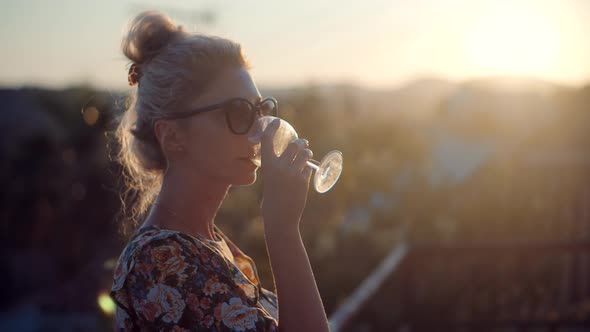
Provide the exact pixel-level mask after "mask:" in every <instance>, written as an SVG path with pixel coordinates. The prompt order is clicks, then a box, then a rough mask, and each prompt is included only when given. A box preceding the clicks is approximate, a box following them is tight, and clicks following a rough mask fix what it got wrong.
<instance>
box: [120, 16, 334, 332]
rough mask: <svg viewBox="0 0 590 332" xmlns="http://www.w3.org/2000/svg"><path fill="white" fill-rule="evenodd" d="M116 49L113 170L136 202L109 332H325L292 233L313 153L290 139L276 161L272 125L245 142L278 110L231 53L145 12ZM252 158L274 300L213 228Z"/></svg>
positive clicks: (246, 176) (217, 41)
mask: <svg viewBox="0 0 590 332" xmlns="http://www.w3.org/2000/svg"><path fill="white" fill-rule="evenodd" d="M122 49H123V53H124V54H125V55H126V56H127V57H128V58H129V59H130V60H131V61H132V66H131V67H130V71H129V83H130V84H131V85H135V84H137V92H136V98H135V99H134V100H133V101H134V102H133V103H132V104H131V106H130V108H129V109H128V110H127V111H126V112H125V114H123V116H122V118H121V119H120V123H119V127H118V129H117V132H116V134H117V139H118V142H119V143H120V152H119V154H118V160H119V161H120V162H121V163H122V164H123V165H124V166H125V169H126V171H127V172H126V175H127V180H128V182H129V186H130V190H129V191H128V193H130V192H133V193H136V194H137V193H138V194H139V197H136V199H135V201H134V202H135V205H134V206H131V207H130V209H131V211H132V212H133V213H132V215H131V216H130V218H128V220H129V221H130V223H131V228H129V227H127V231H128V233H132V236H131V238H130V240H129V242H128V244H127V246H126V247H125V249H124V251H123V253H122V254H121V256H120V257H119V261H118V263H117V266H116V268H115V275H114V282H113V287H112V289H111V297H112V298H113V299H114V300H115V302H116V303H117V313H116V329H117V330H142V331H143V330H149V331H151V330H166V331H168V330H170V331H209V330H212V331H277V330H278V329H279V327H280V330H281V331H328V330H329V329H328V323H327V319H326V314H325V312H324V308H323V305H322V301H321V298H320V295H319V293H318V289H317V285H316V283H315V281H314V277H313V273H312V270H311V266H310V263H309V259H308V257H307V254H306V251H305V248H304V245H303V242H302V240H301V236H300V233H299V221H300V218H301V215H302V211H303V209H304V206H305V202H306V199H307V192H308V187H309V180H310V176H311V170H310V168H309V167H305V163H306V161H307V160H309V159H311V157H312V152H311V151H310V150H309V149H308V148H307V147H308V144H307V141H305V140H301V139H300V140H297V141H296V142H293V143H291V144H290V145H289V146H288V147H287V149H286V150H285V152H284V153H283V154H282V155H281V156H280V157H277V156H275V154H274V152H273V150H272V143H271V140H272V135H273V134H274V132H275V131H276V129H277V124H278V123H276V122H275V123H273V124H272V125H271V126H269V128H268V129H267V130H266V131H265V133H264V135H263V136H262V138H261V142H251V141H249V140H248V133H251V131H252V130H253V128H254V127H255V123H254V121H255V119H256V118H257V117H259V116H261V115H265V114H276V113H275V112H276V108H277V107H276V106H277V105H276V101H275V100H274V99H272V98H262V97H261V95H260V93H259V92H258V89H257V87H256V85H255V84H254V82H253V80H252V78H251V76H250V75H249V72H248V69H249V65H248V63H247V61H246V59H245V58H244V56H243V54H242V51H241V47H240V46H239V45H238V44H236V43H234V42H232V41H230V40H226V39H223V38H219V37H211V36H203V35H195V34H190V33H188V32H186V31H185V30H184V29H183V27H182V26H177V25H176V24H175V23H174V22H173V21H172V20H171V19H170V18H168V17H167V16H165V15H163V14H161V13H159V12H155V11H147V12H143V13H141V14H139V15H138V16H137V17H135V18H134V19H133V20H132V22H131V25H130V29H129V32H128V34H127V36H126V37H125V38H124V39H123V43H122ZM259 158H261V159H262V169H261V176H262V177H263V179H264V185H263V203H262V211H261V213H262V217H263V220H264V232H265V239H266V245H267V250H268V253H269V257H270V261H271V269H272V272H273V276H274V281H275V285H276V294H274V293H272V292H270V291H268V290H266V289H262V288H261V287H260V282H259V279H258V275H257V273H256V267H255V264H254V262H253V261H252V260H251V259H250V258H249V257H248V256H246V255H245V254H244V253H243V252H242V251H241V250H240V249H239V248H238V247H237V246H236V245H235V244H234V243H233V242H231V240H230V239H228V238H227V236H225V235H224V234H223V233H222V232H221V230H220V229H219V228H217V227H216V226H215V215H216V213H217V211H218V209H219V207H220V205H221V204H222V202H223V199H224V198H225V197H226V195H227V193H228V190H229V188H230V187H231V186H233V185H249V184H252V183H254V182H255V180H256V170H257V168H258V166H259V164H260V163H259V160H260V159H259ZM127 208H129V207H127ZM134 220H142V221H143V223H142V224H141V227H139V228H138V227H134V226H137V225H139V222H134ZM129 230H131V231H132V232H130V231H129ZM279 317H280V319H279Z"/></svg>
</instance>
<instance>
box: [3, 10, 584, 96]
mask: <svg viewBox="0 0 590 332" xmlns="http://www.w3.org/2000/svg"><path fill="white" fill-rule="evenodd" d="M0 3H1V5H0V6H1V8H0V22H2V23H0V27H1V28H0V42H1V43H2V52H1V53H0V59H1V61H0V73H1V74H0V86H4V87H18V86H22V85H38V86H45V87H55V88H61V87H65V86H70V85H75V84H78V83H90V84H92V85H94V86H96V87H100V88H108V89H124V88H126V87H127V81H126V69H125V68H126V65H127V64H128V60H127V59H125V58H124V57H123V55H122V53H121V52H120V49H119V46H120V40H121V37H122V35H123V32H124V31H125V27H126V25H127V22H128V21H129V20H130V19H131V18H132V17H133V15H134V14H136V13H138V12H139V11H141V10H144V9H160V10H162V11H164V12H167V13H169V14H171V16H172V17H173V18H174V19H176V20H177V22H178V23H180V24H183V25H185V26H187V27H188V28H189V30H191V31H196V32H203V33H208V34H215V35H220V36H224V37H228V38H231V39H234V40H236V41H238V42H240V43H241V44H242V45H243V47H244V50H245V53H246V55H247V56H248V58H249V59H250V61H251V62H252V64H253V65H254V68H253V70H252V73H253V76H254V78H255V80H256V81H257V82H258V84H259V85H261V86H291V85H297V84H305V83H306V82H310V81H313V82H326V83H330V82H341V81H344V82H348V83H356V84H361V85H365V86H368V87H390V86H395V85H399V84H402V83H404V82H406V81H408V80H411V79H415V78H418V77H423V76H438V77H443V78H449V79H453V80H461V79H468V78H473V77H485V76H496V75H509V76H527V77H535V78H540V79H544V80H549V81H555V82H559V83H565V84H569V85H581V84H585V83H588V82H590V42H589V41H590V1H586V0H512V1H504V0H493V1H476V0H438V1H437V0H430V1H426V0H411V1H410V0H404V1H402V0H389V1H343V0H340V1H324V0H314V1H308V0H299V1H271V0H257V1H255V0H240V1H229V0H215V1H194V0H193V1H142V2H140V1H124V0H116V1H115V0H104V1H88V2H85V1H79V0H53V1H33V0H21V1H7V0H4V1H2V2H0ZM202 11H208V12H212V13H214V14H215V20H214V22H213V23H212V24H207V23H205V22H202V21H200V20H198V19H191V17H195V16H198V14H199V13H202Z"/></svg>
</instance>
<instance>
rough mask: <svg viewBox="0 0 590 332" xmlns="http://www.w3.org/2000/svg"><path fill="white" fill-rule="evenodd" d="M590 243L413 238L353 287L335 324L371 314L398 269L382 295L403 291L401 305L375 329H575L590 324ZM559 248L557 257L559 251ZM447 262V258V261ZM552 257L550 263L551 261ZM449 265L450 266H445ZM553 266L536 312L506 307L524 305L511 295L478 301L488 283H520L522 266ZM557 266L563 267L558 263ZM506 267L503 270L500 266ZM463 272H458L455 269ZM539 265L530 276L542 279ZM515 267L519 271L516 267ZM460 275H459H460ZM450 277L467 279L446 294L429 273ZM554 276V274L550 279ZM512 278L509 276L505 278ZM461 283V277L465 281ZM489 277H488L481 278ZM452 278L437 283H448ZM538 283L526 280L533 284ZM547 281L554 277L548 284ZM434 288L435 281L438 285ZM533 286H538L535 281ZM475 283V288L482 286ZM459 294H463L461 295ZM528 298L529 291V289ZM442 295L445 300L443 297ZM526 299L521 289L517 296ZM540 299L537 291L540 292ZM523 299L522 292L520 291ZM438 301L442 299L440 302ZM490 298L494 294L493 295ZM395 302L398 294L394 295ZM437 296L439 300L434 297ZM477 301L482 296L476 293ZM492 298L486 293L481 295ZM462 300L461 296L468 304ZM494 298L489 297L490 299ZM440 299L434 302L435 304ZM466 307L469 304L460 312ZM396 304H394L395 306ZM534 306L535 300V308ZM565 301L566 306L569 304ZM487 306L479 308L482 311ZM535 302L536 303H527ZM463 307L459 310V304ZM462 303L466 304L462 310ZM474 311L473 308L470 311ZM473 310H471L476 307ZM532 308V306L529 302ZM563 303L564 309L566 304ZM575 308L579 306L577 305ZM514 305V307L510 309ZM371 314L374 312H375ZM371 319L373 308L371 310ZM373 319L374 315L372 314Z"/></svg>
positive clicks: (500, 288) (491, 289)
mask: <svg viewBox="0 0 590 332" xmlns="http://www.w3.org/2000/svg"><path fill="white" fill-rule="evenodd" d="M588 254H590V243H587V242H585V243H546V242H545V243H531V242H523V243H491V244H461V245H452V246H451V245H429V246H412V247H410V246H409V245H407V244H405V243H402V244H400V245H398V246H396V247H395V248H393V249H392V251H391V252H390V254H389V255H388V256H387V257H386V258H385V259H384V260H383V262H382V263H381V265H380V266H379V267H378V268H376V269H375V271H373V272H372V273H371V274H370V275H369V276H368V277H367V278H366V279H365V280H364V281H363V282H362V283H361V284H360V285H359V287H358V288H357V289H356V290H355V291H354V292H353V293H352V295H351V296H350V297H349V298H348V299H347V300H346V301H345V302H344V303H343V304H342V305H341V306H340V307H339V308H338V309H337V311H336V312H335V313H334V314H333V315H332V316H331V317H330V325H331V330H332V331H333V332H340V331H343V330H346V327H347V326H348V325H349V323H350V322H351V321H355V319H357V320H358V319H361V320H362V319H363V318H362V317H359V316H362V315H363V311H365V314H366V310H369V309H365V305H366V304H367V303H370V302H371V299H379V298H377V297H376V296H375V294H376V293H377V291H378V290H379V289H381V288H383V286H384V285H387V284H391V283H392V281H391V280H392V279H393V277H394V276H396V277H397V279H398V280H397V281H395V282H398V283H400V284H401V287H399V288H400V289H401V292H398V293H391V294H388V293H387V292H385V293H384V292H380V293H379V296H380V297H381V298H380V300H381V301H383V297H384V296H387V297H391V298H393V297H397V299H395V300H396V301H397V303H398V306H399V308H397V310H398V314H397V316H395V319H394V321H392V323H391V325H389V326H387V327H384V326H383V324H381V325H380V326H379V327H378V328H374V327H373V329H371V330H388V331H396V330H397V331H405V332H409V331H492V330H494V329H499V328H509V329H511V330H516V331H529V330H533V329H535V331H536V330H539V329H540V330H544V331H557V330H559V329H561V328H575V331H590V257H589V256H590V255H588ZM556 255H558V256H557V257H555V256H556ZM441 264H442V265H441ZM535 264H537V265H539V266H541V267H540V268H537V270H535V269H534V268H531V266H534V265H535ZM548 264H549V265H548ZM507 265H509V266H510V267H511V268H512V270H510V269H508V270H510V272H509V273H508V275H509V276H508V277H506V273H504V275H503V274H502V271H503V272H505V271H506V270H507V269H502V266H507ZM433 266H438V270H436V268H435V270H436V273H431V274H429V272H430V271H428V270H429V269H432V268H433ZM441 268H442V270H441ZM539 269H544V271H551V273H553V274H554V275H555V276H552V277H551V278H545V279H549V280H548V282H549V283H552V284H551V285H549V286H548V287H549V288H550V289H551V290H552V291H547V292H551V294H550V295H545V299H544V300H546V299H550V300H551V303H549V304H543V305H544V306H545V307H544V309H545V311H543V310H541V309H543V308H541V309H539V308H535V310H532V309H531V310H532V311H531V310H529V311H531V312H532V314H528V315H526V314H522V313H512V312H511V311H510V310H504V309H506V308H514V307H517V308H520V307H519V305H518V304H516V305H515V304H514V303H511V304H510V305H507V306H506V308H502V306H499V307H498V308H494V307H493V306H490V305H488V307H487V308H488V309H487V311H486V310H479V309H478V307H477V305H475V304H471V303H470V302H469V301H470V300H471V301H473V300H474V296H473V294H471V295H470V294H469V292H472V293H477V292H478V291H479V289H478V288H477V287H482V291H484V290H485V292H486V295H489V294H492V295H490V296H491V298H494V296H496V298H495V299H493V300H494V301H495V300H497V298H500V297H502V296H503V295H502V294H500V295H498V294H497V293H505V292H506V291H507V290H510V291H511V290H512V288H513V287H515V286H514V285H511V284H510V282H511V281H512V280H513V279H511V277H513V276H514V274H515V273H518V272H519V271H525V272H527V273H528V272H530V271H533V270H534V271H538V270H539ZM556 269H557V270H558V271H556ZM498 270H499V271H498ZM453 273H455V274H453ZM535 273H538V272H534V273H530V274H531V278H533V279H532V280H533V281H531V282H530V283H535V281H534V278H535ZM510 274H512V275H510ZM454 276H458V277H457V278H454ZM433 277H434V278H441V279H442V278H447V280H456V282H455V284H454V285H450V288H459V289H460V287H461V286H462V285H461V284H460V283H461V282H465V283H466V284H465V285H463V286H464V288H465V292H464V294H463V293H460V292H459V293H455V294H451V295H449V294H446V295H445V296H439V297H438V298H436V299H434V298H433V297H436V295H434V294H433V293H431V292H430V293H429V291H428V287H429V286H432V284H436V282H437V281H436V280H435V279H433V280H434V281H432V280H428V278H433ZM545 281H547V280H545ZM502 282H508V284H502ZM457 283H459V284H458V285H457ZM481 285H485V287H484V286H481ZM445 286H447V285H442V286H441V285H436V286H435V287H439V288H444V287H445ZM528 286H531V287H532V286H534V285H524V286H522V287H524V288H526V287H528ZM545 286H547V285H545ZM431 288H432V287H431ZM529 288H530V287H529ZM474 289H475V291H474ZM494 293H496V294H495V295H494ZM453 296H456V297H453ZM520 296H521V298H526V297H527V296H526V294H521V295H520ZM441 298H442V301H440V300H441ZM516 298H517V300H518V295H517V296H516ZM533 299H534V296H533ZM520 300H522V299H520ZM528 300H529V301H528V302H527V303H525V304H526V305H523V306H522V308H524V307H527V308H528V307H530V306H533V307H534V306H536V307H539V306H542V305H540V304H539V303H534V300H533V301H532V302H533V303H532V304H531V303H530V302H531V301H530V297H529V298H528ZM437 301H438V302H437ZM487 301H488V302H494V301H492V300H490V299H488V300H487ZM393 302H395V301H393ZM430 302H437V303H435V304H434V305H432V303H430ZM474 302H475V301H474ZM479 302H480V303H479V304H481V302H486V301H479ZM458 303H461V304H460V305H459V304H458ZM484 304H486V303H484ZM577 304H582V307H581V308H580V310H578V311H576V312H575V313H574V314H571V315H568V314H563V312H568V310H569V309H568V308H569V307H568V306H572V305H573V306H575V305H577ZM431 307H432V308H431ZM458 307H462V308H463V309H466V310H463V311H464V312H461V313H459V314H457V313H456V312H454V310H455V309H457V308H458ZM394 309H396V308H392V312H393V311H394ZM529 309H530V308H529ZM562 309H563V310H562ZM478 310H479V311H478ZM527 310H528V309H527ZM455 311H457V310H455ZM458 311H460V310H458ZM465 311H466V312H465ZM470 311H471V312H470ZM523 311H526V310H523ZM562 311H563V312H562ZM570 311H571V310H570ZM506 312H508V313H506ZM367 317H368V318H367ZM364 319H366V320H370V317H369V315H366V317H365V318H364ZM369 323H370V322H369Z"/></svg>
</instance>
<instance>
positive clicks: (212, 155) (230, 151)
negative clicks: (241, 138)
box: [189, 127, 238, 173]
mask: <svg viewBox="0 0 590 332" xmlns="http://www.w3.org/2000/svg"><path fill="white" fill-rule="evenodd" d="M226 131H227V132H226ZM232 136H235V135H233V134H232V133H230V132H229V130H225V128H221V129H220V128H212V127H209V128H207V129H205V128H203V129H202V131H201V132H199V133H198V134H195V135H193V136H192V138H191V141H192V144H191V148H190V149H189V151H190V160H191V163H193V165H194V167H195V168H197V169H200V170H202V171H205V172H207V173H219V172H227V167H231V165H232V164H233V160H234V159H235V158H237V157H238V156H237V155H236V151H235V144H233V137H232Z"/></svg>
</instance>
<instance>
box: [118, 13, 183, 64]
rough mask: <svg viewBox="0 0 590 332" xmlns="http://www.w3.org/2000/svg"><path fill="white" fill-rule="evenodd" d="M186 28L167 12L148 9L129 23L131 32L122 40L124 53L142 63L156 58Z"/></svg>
mask: <svg viewBox="0 0 590 332" xmlns="http://www.w3.org/2000/svg"><path fill="white" fill-rule="evenodd" d="M182 32H184V29H183V27H182V26H180V25H178V26H177V25H176V23H175V22H174V21H173V20H172V19H171V18H170V17H169V16H167V15H166V14H164V13H162V12H159V11H156V10H148V11H144V12H141V13H140V14H138V15H137V16H136V17H135V18H134V19H133V20H132V21H131V22H130V24H129V32H128V33H127V36H125V37H124V38H123V41H122V42H121V48H122V50H123V53H124V54H125V56H127V58H129V59H130V60H131V61H133V62H135V63H137V64H142V63H145V62H146V61H149V60H150V59H152V58H154V57H155V56H156V55H157V54H158V53H159V52H160V51H161V50H162V49H163V48H164V47H165V46H166V45H168V44H169V43H170V42H171V41H172V40H173V39H174V38H175V37H176V36H178V35H179V34H180V33H182Z"/></svg>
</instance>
